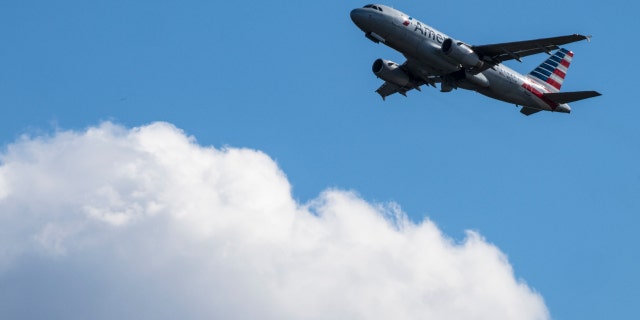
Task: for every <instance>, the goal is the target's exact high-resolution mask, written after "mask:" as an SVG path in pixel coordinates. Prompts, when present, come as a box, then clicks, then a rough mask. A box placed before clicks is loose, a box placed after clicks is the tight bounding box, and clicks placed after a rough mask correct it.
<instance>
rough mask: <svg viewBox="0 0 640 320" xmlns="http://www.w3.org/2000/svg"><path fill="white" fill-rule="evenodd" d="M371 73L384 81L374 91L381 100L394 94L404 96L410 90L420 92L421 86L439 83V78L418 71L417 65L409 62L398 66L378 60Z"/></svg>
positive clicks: (391, 62)
mask: <svg viewBox="0 0 640 320" xmlns="http://www.w3.org/2000/svg"><path fill="white" fill-rule="evenodd" d="M373 72H374V74H375V75H376V76H378V77H379V78H381V79H382V80H385V83H384V84H382V86H380V88H378V89H377V90H376V92H377V93H378V94H379V95H380V96H381V97H382V99H385V98H386V97H388V96H390V95H392V94H394V93H399V94H401V95H403V96H406V95H407V92H408V91H410V90H413V89H416V90H418V91H420V86H421V85H424V84H429V85H432V86H435V83H436V82H438V81H439V78H436V77H435V76H431V75H428V74H426V73H425V72H423V71H422V70H421V69H420V67H419V64H417V63H415V62H412V61H411V60H408V61H406V62H405V63H403V64H402V65H398V64H396V63H395V62H393V61H388V60H382V59H378V60H377V61H376V62H375V63H374V65H373Z"/></svg>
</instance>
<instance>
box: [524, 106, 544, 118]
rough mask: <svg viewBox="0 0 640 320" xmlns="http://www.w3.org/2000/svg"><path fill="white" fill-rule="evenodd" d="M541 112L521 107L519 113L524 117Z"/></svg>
mask: <svg viewBox="0 0 640 320" xmlns="http://www.w3.org/2000/svg"><path fill="white" fill-rule="evenodd" d="M540 111H542V110H540V109H534V108H529V107H522V109H520V113H522V114H524V115H525V116H530V115H532V114H534V113H536V112H540Z"/></svg>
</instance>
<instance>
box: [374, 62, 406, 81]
mask: <svg viewBox="0 0 640 320" xmlns="http://www.w3.org/2000/svg"><path fill="white" fill-rule="evenodd" d="M371 69H372V70H373V74H375V75H376V77H378V78H381V79H382V80H384V81H387V82H390V83H393V84H395V85H398V86H400V87H406V86H407V85H409V84H410V83H411V78H409V75H408V74H407V73H406V72H404V70H402V68H400V65H398V64H397V63H395V62H393V61H389V60H384V59H378V60H376V61H375V62H374V63H373V66H372V67H371Z"/></svg>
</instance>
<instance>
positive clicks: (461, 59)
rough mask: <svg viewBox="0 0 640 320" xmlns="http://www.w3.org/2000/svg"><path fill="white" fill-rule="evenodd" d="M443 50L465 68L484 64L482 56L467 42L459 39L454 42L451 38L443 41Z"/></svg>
mask: <svg viewBox="0 0 640 320" xmlns="http://www.w3.org/2000/svg"><path fill="white" fill-rule="evenodd" d="M442 52H444V54H446V55H447V56H449V57H451V58H453V60H455V61H457V62H458V63H460V64H461V65H462V66H463V67H465V68H482V65H484V62H482V60H480V57H478V55H477V54H476V53H475V52H473V50H471V48H470V47H469V46H468V45H467V44H465V43H463V42H459V41H458V42H454V40H453V39H451V38H447V39H445V40H444V42H442Z"/></svg>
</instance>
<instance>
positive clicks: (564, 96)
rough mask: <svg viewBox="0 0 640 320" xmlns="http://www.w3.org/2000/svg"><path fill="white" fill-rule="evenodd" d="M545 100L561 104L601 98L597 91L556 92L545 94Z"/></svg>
mask: <svg viewBox="0 0 640 320" xmlns="http://www.w3.org/2000/svg"><path fill="white" fill-rule="evenodd" d="M543 95H544V97H545V98H547V99H549V100H551V101H553V102H555V103H559V104H563V103H569V102H574V101H578V100H582V99H588V98H593V97H597V96H601V94H600V93H599V92H597V91H574V92H555V93H545V94H543Z"/></svg>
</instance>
